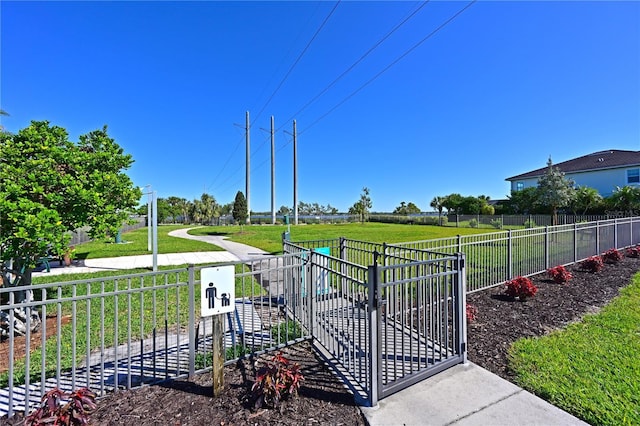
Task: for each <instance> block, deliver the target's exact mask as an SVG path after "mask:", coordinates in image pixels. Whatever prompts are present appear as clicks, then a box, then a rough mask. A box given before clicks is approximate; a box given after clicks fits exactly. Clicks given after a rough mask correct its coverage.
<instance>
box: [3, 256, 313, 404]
mask: <svg viewBox="0 0 640 426" xmlns="http://www.w3.org/2000/svg"><path fill="white" fill-rule="evenodd" d="M231 265H233V267H234V268H235V291H236V301H235V302H236V304H235V306H236V309H235V311H234V313H233V314H226V318H225V324H226V326H225V336H224V345H225V359H226V362H227V363H231V362H233V361H234V360H236V359H238V358H239V357H242V356H244V355H246V354H248V353H253V354H258V353H262V352H264V351H267V350H272V349H274V348H277V347H279V346H284V345H287V344H291V343H293V342H296V341H300V340H302V339H309V338H310V334H309V330H310V326H309V324H310V323H309V317H308V315H307V311H305V310H304V309H303V307H304V306H305V303H306V302H305V301H304V300H303V295H302V293H301V292H300V289H299V285H300V283H299V282H296V279H297V278H299V271H300V270H301V268H302V265H303V264H302V261H301V259H300V258H299V257H297V256H293V255H285V256H278V257H265V258H261V259H260V260H258V261H253V262H249V263H246V264H241V263H234V264H231ZM216 266H220V265H216ZM201 270H202V267H200V266H199V267H193V266H192V267H188V268H178V269H172V270H165V271H160V272H147V273H139V274H132V275H120V276H114V277H110V278H95V279H85V280H75V281H68V282H58V283H51V284H38V285H32V286H30V287H29V288H28V291H27V293H28V294H29V295H30V297H27V298H26V300H25V301H22V302H18V300H19V299H18V298H19V294H20V292H24V291H25V288H24V287H0V299H1V300H2V304H0V319H1V320H2V321H1V322H2V329H3V336H2V340H3V341H2V342H1V343H2V345H6V348H7V356H6V357H5V358H4V361H0V416H1V415H2V414H8V415H9V416H11V415H12V414H13V412H15V411H29V407H32V406H34V405H35V404H37V403H38V402H39V401H40V399H41V397H42V395H44V393H45V392H47V391H48V390H50V389H52V388H55V387H58V388H61V389H63V390H66V391H70V390H73V389H76V388H78V387H84V386H88V387H90V388H91V389H92V390H94V391H95V392H96V393H97V394H98V395H99V396H101V395H105V393H106V392H109V391H113V390H117V389H121V388H126V389H129V388H132V387H135V386H140V385H143V384H149V383H154V382H158V381H162V380H166V379H172V378H177V377H184V376H187V375H192V374H194V373H196V372H198V371H204V370H207V369H209V368H210V365H211V363H210V359H211V355H212V327H213V325H212V322H211V319H210V318H201V317H200V316H199V311H200V291H199V289H200V282H199V277H200V271H201ZM283 313H285V315H284V316H283ZM17 319H21V320H24V322H25V324H26V327H25V328H24V333H19V332H18V330H16V328H15V327H14V325H15V323H16V320H17ZM38 322H40V327H39V329H38V327H34V326H35V325H37V323H38ZM20 334H23V335H20Z"/></svg>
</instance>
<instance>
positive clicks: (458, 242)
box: [456, 234, 462, 253]
mask: <svg viewBox="0 0 640 426" xmlns="http://www.w3.org/2000/svg"><path fill="white" fill-rule="evenodd" d="M456 240H457V241H456V244H457V246H458V250H457V251H458V253H462V237H461V236H460V234H458V235H456Z"/></svg>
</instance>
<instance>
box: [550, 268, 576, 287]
mask: <svg viewBox="0 0 640 426" xmlns="http://www.w3.org/2000/svg"><path fill="white" fill-rule="evenodd" d="M547 274H549V276H550V277H551V279H552V280H553V281H554V282H556V283H558V284H562V283H566V282H567V281H569V280H570V279H571V278H573V275H571V272H569V271H567V270H566V268H565V267H564V266H562V265H559V266H556V267H555V268H549V269H547Z"/></svg>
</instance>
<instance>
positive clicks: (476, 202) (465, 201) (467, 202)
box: [458, 196, 486, 214]
mask: <svg viewBox="0 0 640 426" xmlns="http://www.w3.org/2000/svg"><path fill="white" fill-rule="evenodd" d="M483 205H486V201H483V200H481V199H480V198H478V197H473V196H469V197H464V198H462V200H460V204H459V207H458V209H459V210H460V211H459V213H461V214H480V210H481V209H482V206H483Z"/></svg>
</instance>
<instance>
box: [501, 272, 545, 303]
mask: <svg viewBox="0 0 640 426" xmlns="http://www.w3.org/2000/svg"><path fill="white" fill-rule="evenodd" d="M537 291H538V287H536V286H535V285H533V283H532V282H531V280H530V279H529V278H527V277H516V278H514V279H512V280H511V281H507V283H506V289H505V294H506V295H507V296H509V297H517V298H518V299H520V300H526V299H528V298H529V297H533V296H535V294H536V292H537Z"/></svg>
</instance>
